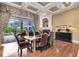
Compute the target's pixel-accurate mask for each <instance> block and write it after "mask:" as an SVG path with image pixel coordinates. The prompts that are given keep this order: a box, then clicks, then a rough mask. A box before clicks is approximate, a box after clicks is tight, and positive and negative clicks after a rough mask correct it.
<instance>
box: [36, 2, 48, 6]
mask: <svg viewBox="0 0 79 59" xmlns="http://www.w3.org/2000/svg"><path fill="white" fill-rule="evenodd" d="M37 3H38V4H40V5H42V6H46V5H47V4H49V2H37Z"/></svg>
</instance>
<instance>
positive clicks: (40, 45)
mask: <svg viewBox="0 0 79 59" xmlns="http://www.w3.org/2000/svg"><path fill="white" fill-rule="evenodd" d="M47 38H48V35H47V34H43V35H42V38H41V40H40V42H39V43H37V44H36V49H37V50H38V49H39V50H40V51H42V50H43V49H44V48H47Z"/></svg>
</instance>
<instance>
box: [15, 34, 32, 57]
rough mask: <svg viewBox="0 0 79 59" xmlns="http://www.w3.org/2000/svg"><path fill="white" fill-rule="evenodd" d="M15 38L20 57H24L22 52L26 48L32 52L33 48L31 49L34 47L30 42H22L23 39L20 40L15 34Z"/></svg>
mask: <svg viewBox="0 0 79 59" xmlns="http://www.w3.org/2000/svg"><path fill="white" fill-rule="evenodd" d="M14 36H15V38H16V41H17V44H18V55H20V56H22V50H23V49H25V48H27V49H28V50H30V51H32V48H31V49H30V47H32V45H31V44H30V43H29V42H26V41H20V39H23V38H20V39H19V36H18V35H16V34H14ZM19 52H20V54H19Z"/></svg>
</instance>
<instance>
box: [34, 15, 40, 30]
mask: <svg viewBox="0 0 79 59" xmlns="http://www.w3.org/2000/svg"><path fill="white" fill-rule="evenodd" d="M34 24H35V31H39V16H38V15H36V14H34Z"/></svg>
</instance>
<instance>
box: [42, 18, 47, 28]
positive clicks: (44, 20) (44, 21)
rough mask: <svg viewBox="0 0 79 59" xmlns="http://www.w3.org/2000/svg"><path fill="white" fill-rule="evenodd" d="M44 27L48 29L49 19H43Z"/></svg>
mask: <svg viewBox="0 0 79 59" xmlns="http://www.w3.org/2000/svg"><path fill="white" fill-rule="evenodd" d="M43 27H48V19H47V18H44V19H43Z"/></svg>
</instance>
